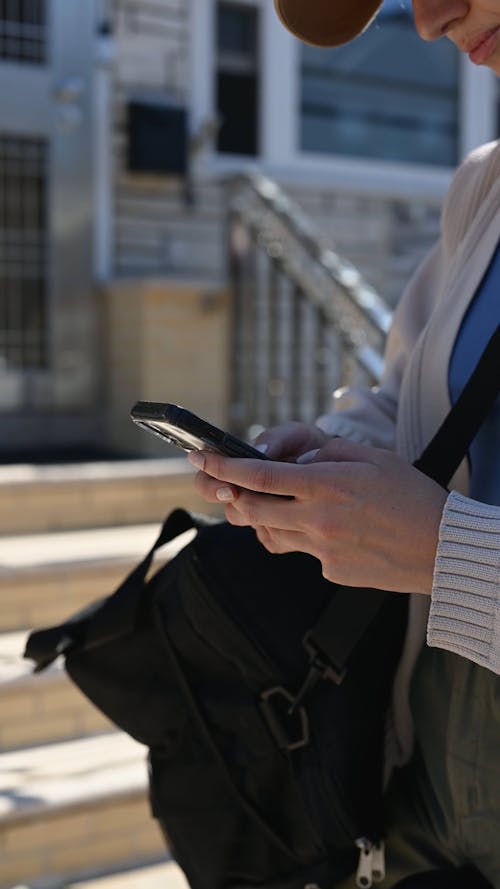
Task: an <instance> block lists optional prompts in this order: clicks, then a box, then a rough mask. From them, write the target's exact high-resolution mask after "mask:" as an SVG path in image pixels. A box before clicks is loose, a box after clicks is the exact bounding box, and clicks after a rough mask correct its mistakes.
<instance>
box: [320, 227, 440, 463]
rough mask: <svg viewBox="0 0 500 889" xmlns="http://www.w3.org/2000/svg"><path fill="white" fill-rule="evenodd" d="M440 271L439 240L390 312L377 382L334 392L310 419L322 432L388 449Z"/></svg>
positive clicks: (435, 297) (434, 299) (436, 292)
mask: <svg viewBox="0 0 500 889" xmlns="http://www.w3.org/2000/svg"><path fill="white" fill-rule="evenodd" d="M442 275H443V261H442V246H441V242H438V243H437V244H436V246H435V247H434V249H433V250H432V251H431V252H430V254H428V256H427V257H426V259H425V260H424V261H423V262H422V263H421V265H420V266H419V268H418V269H417V271H416V272H415V274H414V275H413V277H412V278H411V280H410V282H409V284H408V286H407V287H406V289H405V291H404V293H403V296H402V297H401V300H400V302H399V304H398V306H397V309H396V311H395V313H394V317H393V321H392V324H391V329H390V332H389V335H388V338H387V344H386V349H385V355H384V371H383V375H382V380H381V383H380V386H377V387H375V388H373V389H371V388H369V387H368V386H366V387H353V388H348V389H339V390H337V391H336V392H334V394H333V403H332V409H331V411H330V412H329V413H327V414H324V415H323V416H321V417H319V418H318V420H317V421H316V422H317V425H318V426H320V428H321V429H323V431H324V432H326V433H327V435H340V436H342V437H343V438H349V439H351V440H354V441H359V442H362V443H364V444H371V445H374V446H375V447H380V448H387V449H388V450H394V448H395V439H396V421H397V413H398V402H399V391H400V387H401V380H402V378H403V374H404V371H405V368H406V365H407V362H408V360H409V357H410V355H411V353H412V352H413V349H414V347H415V344H416V342H417V339H418V338H419V336H420V334H421V332H422V330H423V328H424V327H425V325H426V323H427V321H428V319H429V316H430V314H431V312H432V309H433V308H434V306H435V304H436V302H437V300H438V297H439V293H440V289H441V280H442Z"/></svg>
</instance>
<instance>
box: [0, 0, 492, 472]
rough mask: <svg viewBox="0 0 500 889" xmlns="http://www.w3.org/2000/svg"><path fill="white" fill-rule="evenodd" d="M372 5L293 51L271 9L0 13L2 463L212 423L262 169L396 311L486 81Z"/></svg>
mask: <svg viewBox="0 0 500 889" xmlns="http://www.w3.org/2000/svg"><path fill="white" fill-rule="evenodd" d="M410 5H411V4H409V3H406V4H405V3H400V2H399V0H386V3H385V6H384V10H383V13H382V14H381V15H380V16H379V18H378V20H377V22H376V23H375V24H374V25H373V26H372V27H371V28H370V29H369V30H368V32H367V33H365V34H364V35H363V36H362V38H361V39H359V40H358V41H357V42H356V43H355V44H353V45H351V46H347V47H344V48H340V49H337V50H332V51H325V50H318V49H314V48H311V47H307V46H303V45H300V44H299V43H298V42H297V41H296V40H294V39H293V38H292V37H291V36H290V35H289V34H288V33H286V31H285V30H284V29H283V28H282V26H281V25H280V23H279V22H278V20H277V18H276V16H275V13H274V10H273V5H272V3H271V2H270V0H78V2H77V0H2V2H0V412H1V417H0V429H1V433H0V457H1V458H2V459H3V460H4V461H9V460H13V459H18V458H19V457H22V456H23V455H24V456H25V455H28V456H30V455H31V456H36V454H38V455H43V454H49V455H50V454H52V455H56V456H57V455H58V454H59V455H64V454H71V453H74V454H78V453H80V454H82V455H85V454H86V455H87V456H92V454H93V453H96V454H99V453H101V454H102V453H105V452H107V453H110V454H115V453H120V452H124V453H128V454H133V453H135V452H137V453H139V452H140V451H141V450H144V449H145V448H146V451H147V446H146V445H145V443H144V442H143V438H144V435H143V434H141V433H137V431H135V430H133V429H132V430H129V428H128V425H127V423H128V419H127V415H128V407H129V406H130V405H131V404H132V403H133V402H134V401H135V400H136V399H138V398H146V399H151V400H155V399H156V400H165V401H188V402H189V406H191V407H193V408H194V409H195V410H199V411H201V412H202V413H205V415H208V416H211V417H212V419H214V420H216V421H220V422H223V421H224V420H225V419H226V418H227V404H228V397H229V396H228V387H227V379H228V377H229V375H230V373H231V369H230V366H229V365H230V361H229V359H228V355H230V349H229V347H228V342H227V339H228V332H227V331H228V328H227V313H228V301H230V300H229V298H228V295H227V291H228V261H227V257H228V245H227V240H228V239H227V211H228V204H229V201H230V195H232V194H234V188H235V185H234V176H235V174H240V173H241V172H242V171H251V170H256V169H258V170H259V171H261V172H262V173H264V174H265V175H266V176H268V177H270V178H271V179H272V180H275V181H276V182H277V183H279V184H280V185H281V186H283V187H284V188H285V189H286V191H287V192H288V193H289V194H291V195H292V196H293V197H294V198H295V199H296V200H297V201H298V202H299V204H300V205H301V206H302V207H303V208H304V210H305V211H306V213H307V214H308V215H309V216H310V218H312V219H313V220H314V223H315V225H316V227H317V229H318V230H319V232H320V233H321V235H322V237H323V238H324V240H325V241H326V242H327V243H331V244H333V245H335V249H336V250H337V251H338V252H340V253H341V254H343V255H345V256H347V257H348V258H349V259H350V260H351V261H352V262H353V263H354V264H355V265H356V266H357V267H358V268H359V269H360V270H361V272H362V273H363V275H364V276H365V277H366V279H367V280H368V281H370V282H371V283H372V284H373V285H374V286H375V288H376V289H377V290H378V292H379V293H380V294H381V295H382V296H383V297H384V299H386V300H387V301H388V302H389V304H391V305H393V304H394V303H395V301H396V300H397V298H398V296H399V294H400V292H401V289H402V286H403V284H404V282H405V281H406V280H407V278H408V276H409V274H410V273H411V271H412V269H413V268H414V266H415V265H416V263H417V262H418V260H419V259H420V257H421V256H422V254H423V253H424V252H425V250H426V249H427V247H428V245H429V243H431V242H432V240H433V239H434V238H435V237H436V233H437V230H438V220H439V208H440V204H441V201H442V197H443V194H444V192H445V189H446V187H447V185H448V183H449V180H450V175H451V171H452V169H453V167H454V166H455V165H456V163H457V162H458V161H459V160H460V159H461V158H462V157H463V156H464V154H465V153H466V152H467V151H468V150H470V149H471V148H472V147H473V146H474V145H477V144H479V143H481V142H483V141H486V140H488V139H491V138H494V137H495V136H496V133H497V130H498V126H497V123H498V120H497V118H498V94H497V87H496V85H495V83H494V79H493V75H491V74H490V72H489V71H486V70H480V69H477V68H474V67H473V66H471V65H470V64H469V63H468V62H467V60H465V61H464V60H463V59H462V60H461V59H459V58H458V55H457V54H456V53H455V51H454V48H453V47H452V46H451V44H449V43H448V42H446V41H440V42H439V43H437V44H424V43H422V41H420V40H419V38H418V37H417V36H416V35H415V32H414V29H413V27H412V21H411V11H410V10H409V8H408V7H409V6H410Z"/></svg>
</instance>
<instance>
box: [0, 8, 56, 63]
mask: <svg viewBox="0 0 500 889" xmlns="http://www.w3.org/2000/svg"><path fill="white" fill-rule="evenodd" d="M2 59H3V60H5V61H10V62H18V63H20V64H31V65H43V64H45V62H46V61H47V24H46V0H0V60H2Z"/></svg>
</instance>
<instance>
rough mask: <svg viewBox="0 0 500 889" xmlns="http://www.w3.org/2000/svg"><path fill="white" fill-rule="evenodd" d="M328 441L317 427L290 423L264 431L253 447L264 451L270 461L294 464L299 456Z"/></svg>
mask: <svg viewBox="0 0 500 889" xmlns="http://www.w3.org/2000/svg"><path fill="white" fill-rule="evenodd" d="M328 440H329V439H328V436H327V435H326V434H325V433H324V432H322V430H321V429H319V428H318V427H317V426H309V425H308V424H307V423H297V422H291V423H283V424H281V425H280V426H271V427H270V428H269V429H266V430H265V431H264V432H262V433H261V434H260V435H259V437H258V438H257V439H256V440H255V445H256V446H257V447H260V448H261V449H262V450H264V449H265V453H266V456H267V457H270V458H271V460H286V461H290V462H295V460H296V459H297V457H300V456H301V454H305V453H306V452H307V451H312V450H313V449H315V448H321V447H323V445H324V444H326V442H327V441H328Z"/></svg>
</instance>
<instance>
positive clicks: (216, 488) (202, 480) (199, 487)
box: [194, 472, 239, 503]
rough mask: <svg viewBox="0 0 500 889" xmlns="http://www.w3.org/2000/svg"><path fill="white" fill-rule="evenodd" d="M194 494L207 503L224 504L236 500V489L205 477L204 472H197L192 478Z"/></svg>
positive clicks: (208, 476)
mask: <svg viewBox="0 0 500 889" xmlns="http://www.w3.org/2000/svg"><path fill="white" fill-rule="evenodd" d="M194 486H195V489H196V492H197V493H198V494H199V495H200V497H203V499H204V500H206V501H207V503H226V502H228V501H232V500H236V498H237V497H238V493H239V492H238V489H237V488H236V487H234V486H231V485H221V483H220V481H218V480H217V479H214V478H212V477H211V476H210V475H207V474H206V472H197V473H196V475H195V478H194Z"/></svg>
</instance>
